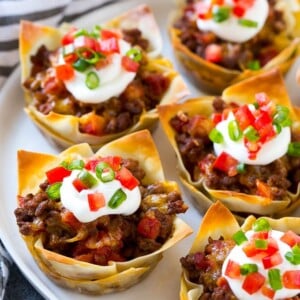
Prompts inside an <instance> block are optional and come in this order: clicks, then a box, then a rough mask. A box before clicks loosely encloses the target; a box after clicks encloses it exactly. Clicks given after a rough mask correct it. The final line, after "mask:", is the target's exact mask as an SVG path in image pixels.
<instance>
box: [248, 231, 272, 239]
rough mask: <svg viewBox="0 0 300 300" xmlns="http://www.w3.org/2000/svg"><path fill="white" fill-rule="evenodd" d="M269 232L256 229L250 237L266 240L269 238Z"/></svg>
mask: <svg viewBox="0 0 300 300" xmlns="http://www.w3.org/2000/svg"><path fill="white" fill-rule="evenodd" d="M269 234H270V232H269V231H258V232H254V233H253V235H252V238H253V239H258V240H266V239H268V238H269Z"/></svg>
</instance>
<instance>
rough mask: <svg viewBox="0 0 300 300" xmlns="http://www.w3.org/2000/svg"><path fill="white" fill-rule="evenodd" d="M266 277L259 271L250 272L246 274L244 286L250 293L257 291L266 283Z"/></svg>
mask: <svg viewBox="0 0 300 300" xmlns="http://www.w3.org/2000/svg"><path fill="white" fill-rule="evenodd" d="M265 281H266V278H265V277H264V276H263V275H262V274H260V273H259V272H255V273H250V274H248V275H247V276H246V278H245V280H244V282H243V285H242V288H243V289H244V290H245V291H246V292H247V293H248V294H250V295H252V294H254V293H256V292H257V291H258V290H259V289H260V288H261V287H262V286H263V284H264V283H265Z"/></svg>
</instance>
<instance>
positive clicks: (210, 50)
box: [204, 44, 223, 63]
mask: <svg viewBox="0 0 300 300" xmlns="http://www.w3.org/2000/svg"><path fill="white" fill-rule="evenodd" d="M204 58H205V60H207V61H210V62H212V63H218V62H221V61H222V59H223V53H222V47H221V46H220V45H217V44H210V45H208V46H207V47H206V48H205V51H204Z"/></svg>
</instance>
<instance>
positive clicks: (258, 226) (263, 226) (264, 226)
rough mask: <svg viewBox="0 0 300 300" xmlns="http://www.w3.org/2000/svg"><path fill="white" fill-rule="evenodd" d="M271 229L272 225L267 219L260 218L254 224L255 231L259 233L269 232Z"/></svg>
mask: <svg viewBox="0 0 300 300" xmlns="http://www.w3.org/2000/svg"><path fill="white" fill-rule="evenodd" d="M270 229H271V225H270V223H269V222H268V220H267V219H265V218H259V219H257V220H256V221H255V222H254V223H253V230H254V231H256V232H258V231H269V230H270Z"/></svg>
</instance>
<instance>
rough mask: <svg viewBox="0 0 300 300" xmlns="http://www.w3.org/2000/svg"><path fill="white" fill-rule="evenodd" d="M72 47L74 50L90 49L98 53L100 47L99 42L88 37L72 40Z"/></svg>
mask: <svg viewBox="0 0 300 300" xmlns="http://www.w3.org/2000/svg"><path fill="white" fill-rule="evenodd" d="M74 46H75V48H77V49H78V48H86V49H92V50H93V51H97V52H99V51H100V45H99V42H98V41H97V40H96V39H95V38H92V37H89V36H83V35H81V36H79V37H77V38H76V39H75V40H74Z"/></svg>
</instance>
